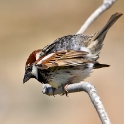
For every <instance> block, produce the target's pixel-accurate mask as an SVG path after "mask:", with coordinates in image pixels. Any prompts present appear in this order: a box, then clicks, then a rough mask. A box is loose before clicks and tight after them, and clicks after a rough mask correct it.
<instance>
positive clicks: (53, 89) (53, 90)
mask: <svg viewBox="0 0 124 124" xmlns="http://www.w3.org/2000/svg"><path fill="white" fill-rule="evenodd" d="M55 90H56V88H53V87H52V96H54V97H55V94H54V92H55Z"/></svg>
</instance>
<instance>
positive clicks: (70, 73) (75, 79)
mask: <svg viewBox="0 0 124 124" xmlns="http://www.w3.org/2000/svg"><path fill="white" fill-rule="evenodd" d="M92 69H93V64H89V66H88V67H87V68H85V66H84V65H79V66H76V68H72V69H63V70H56V71H55V72H51V75H52V78H51V80H50V81H49V84H50V85H51V86H52V87H54V88H59V87H61V86H65V85H66V84H68V83H79V82H80V81H83V80H84V79H85V78H87V77H88V76H89V75H90V73H91V70H92Z"/></svg>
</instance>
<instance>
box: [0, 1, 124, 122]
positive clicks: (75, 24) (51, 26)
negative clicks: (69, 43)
mask: <svg viewBox="0 0 124 124" xmlns="http://www.w3.org/2000/svg"><path fill="white" fill-rule="evenodd" d="M101 3H102V0H71V1H67V0H11V1H10V0H1V1H0V58H1V61H0V70H1V72H0V123H1V124H63V123H68V124H82V123H83V124H100V123H101V122H100V120H99V117H98V115H97V113H96V110H95V109H94V106H93V105H92V103H91V101H90V98H89V96H88V95H87V94H86V93H85V92H80V93H73V94H69V98H68V97H66V96H59V95H57V96H56V97H49V96H47V95H43V94H42V84H41V83H39V82H38V81H36V80H35V79H32V80H30V81H28V82H27V83H26V84H23V75H24V66H25V62H26V59H27V58H28V56H29V54H30V53H31V52H32V51H33V50H35V49H39V48H43V47H44V46H45V45H47V44H49V43H51V42H52V41H54V40H55V39H56V38H59V37H62V36H64V35H69V34H75V33H76V32H77V31H78V30H79V28H80V27H81V25H82V24H83V23H84V21H85V20H86V19H87V18H88V17H89V15H90V14H91V13H92V12H93V11H94V10H95V9H96V8H97V7H98V6H99V5H100V4H101ZM115 12H121V13H124V0H117V2H116V3H115V4H114V5H113V6H112V7H111V8H110V9H109V10H107V11H106V12H105V13H104V14H102V15H101V16H100V17H99V18H98V19H97V20H96V21H95V22H94V23H93V24H92V25H91V26H90V27H89V28H88V30H87V31H86V32H85V33H88V34H92V33H95V32H96V31H98V30H99V29H101V28H102V27H103V26H104V24H105V23H106V22H107V20H108V19H109V17H110V16H111V15H112V14H113V13H115ZM99 62H101V63H106V64H110V65H111V66H110V67H109V68H104V69H99V70H95V71H94V72H93V73H92V75H91V77H90V78H87V79H86V80H85V81H88V82H91V83H92V84H93V85H94V86H95V88H96V90H97V92H98V94H99V96H100V97H101V100H102V102H103V104H104V107H105V109H106V111H107V113H108V115H109V117H110V120H111V122H112V124H123V123H124V16H122V17H121V18H120V19H119V20H118V21H117V22H116V23H115V24H114V25H113V27H112V28H111V29H110V30H109V32H108V34H107V36H106V38H105V41H104V47H103V49H102V51H101V54H100V59H99Z"/></svg>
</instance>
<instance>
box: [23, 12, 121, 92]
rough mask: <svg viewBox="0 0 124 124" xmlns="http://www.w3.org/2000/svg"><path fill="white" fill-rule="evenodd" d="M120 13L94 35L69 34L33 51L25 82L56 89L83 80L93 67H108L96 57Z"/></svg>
mask: <svg viewBox="0 0 124 124" xmlns="http://www.w3.org/2000/svg"><path fill="white" fill-rule="evenodd" d="M121 16H122V14H121V13H115V14H113V15H112V16H111V17H110V19H109V20H108V22H107V24H106V25H105V26H104V27H103V28H102V29H101V30H100V31H98V32H96V33H95V34H93V35H85V34H77V35H67V36H64V37H61V38H58V39H57V40H55V41H54V42H53V43H51V44H49V45H47V46H46V47H44V48H43V49H38V50H35V51H33V52H32V53H31V54H30V56H29V58H28V59H27V62H26V65H25V75H24V79H23V83H25V82H27V81H28V80H29V79H30V78H35V79H37V80H38V81H39V82H41V83H44V84H46V83H47V84H50V85H51V86H52V87H53V88H55V89H57V88H59V87H61V86H62V87H65V86H67V85H68V84H71V83H78V82H80V81H82V80H84V79H85V78H86V77H88V76H89V74H90V73H91V71H92V69H97V68H102V67H108V66H109V65H107V64H100V63H99V62H98V61H97V60H98V58H99V53H100V50H101V48H102V46H103V41H104V38H105V36H106V34H107V32H108V30H109V28H110V27H111V26H112V25H113V24H114V23H115V22H116V21H117V20H118V19H119V18H120V17H121ZM65 90H66V89H65Z"/></svg>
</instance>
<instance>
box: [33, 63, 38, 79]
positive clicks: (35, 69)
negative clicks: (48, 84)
mask: <svg viewBox="0 0 124 124" xmlns="http://www.w3.org/2000/svg"><path fill="white" fill-rule="evenodd" d="M32 74H33V75H34V76H35V77H36V78H37V79H38V71H37V67H36V66H35V65H34V64H33V65H32Z"/></svg>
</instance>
